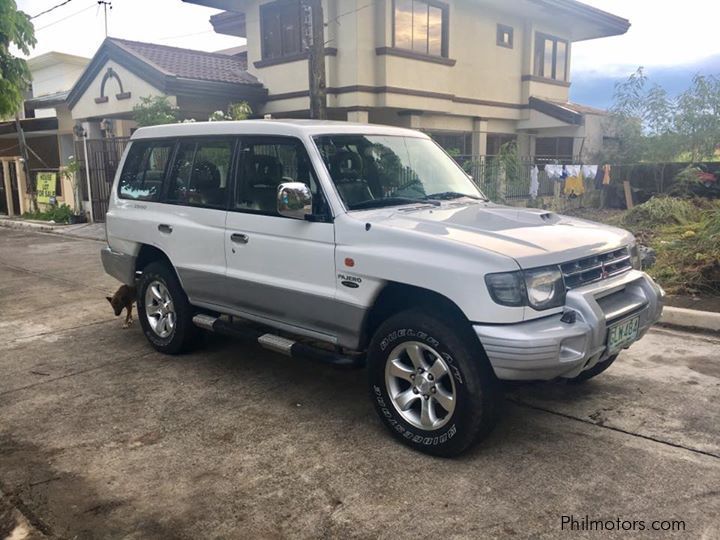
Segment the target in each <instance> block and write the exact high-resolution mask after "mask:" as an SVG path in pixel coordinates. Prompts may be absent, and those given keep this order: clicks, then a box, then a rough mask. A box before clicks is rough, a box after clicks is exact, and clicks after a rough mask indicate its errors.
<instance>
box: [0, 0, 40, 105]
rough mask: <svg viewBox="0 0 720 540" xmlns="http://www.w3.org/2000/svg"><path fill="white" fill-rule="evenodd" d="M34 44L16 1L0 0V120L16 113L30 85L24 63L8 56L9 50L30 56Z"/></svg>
mask: <svg viewBox="0 0 720 540" xmlns="http://www.w3.org/2000/svg"><path fill="white" fill-rule="evenodd" d="M35 43H36V41H35V31H34V29H33V25H32V23H31V22H30V17H28V16H27V14H25V13H23V12H22V11H18V9H17V4H15V0H0V118H5V117H8V116H11V115H14V114H15V113H16V112H17V111H18V109H19V108H20V106H21V105H22V102H23V92H24V91H25V90H27V89H28V87H29V86H30V70H29V69H28V67H27V63H26V62H25V60H23V59H22V58H16V57H15V56H13V55H12V54H10V47H11V46H13V45H14V46H15V47H17V48H18V49H19V50H20V51H21V52H22V53H23V54H26V55H29V54H30V49H31V48H32V47H34V46H35Z"/></svg>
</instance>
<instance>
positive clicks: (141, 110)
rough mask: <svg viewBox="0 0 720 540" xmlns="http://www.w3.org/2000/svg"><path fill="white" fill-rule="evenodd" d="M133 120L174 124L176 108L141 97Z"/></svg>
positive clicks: (155, 98) (163, 100) (141, 123)
mask: <svg viewBox="0 0 720 540" xmlns="http://www.w3.org/2000/svg"><path fill="white" fill-rule="evenodd" d="M0 1H1V0H0ZM133 120H135V122H137V124H138V125H139V126H140V127H144V126H159V125H162V124H174V123H176V122H177V121H178V108H177V107H175V106H173V105H171V104H170V101H168V98H167V97H165V96H148V97H141V98H140V103H139V104H137V105H135V107H133Z"/></svg>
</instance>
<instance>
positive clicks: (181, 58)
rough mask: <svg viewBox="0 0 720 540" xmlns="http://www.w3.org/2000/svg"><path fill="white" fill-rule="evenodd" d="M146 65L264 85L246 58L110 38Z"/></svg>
mask: <svg viewBox="0 0 720 540" xmlns="http://www.w3.org/2000/svg"><path fill="white" fill-rule="evenodd" d="M108 41H112V42H114V43H115V44H116V45H119V46H120V47H122V48H123V49H125V50H126V51H128V52H130V53H132V54H134V55H135V56H137V57H139V58H140V59H141V60H143V61H145V62H149V63H152V64H154V65H155V66H156V67H157V68H159V69H161V70H162V71H165V72H166V73H168V74H169V75H174V76H176V77H181V78H185V79H196V80H201V81H217V82H228V83H237V84H252V85H256V84H260V83H259V81H258V80H257V79H256V78H255V77H253V76H252V75H250V74H249V73H248V72H247V71H246V68H247V64H246V62H245V60H244V59H243V58H238V57H236V56H229V55H226V54H220V53H209V52H204V51H196V50H192V49H181V48H178V47H169V46H167V45H157V44H155V43H142V42H139V41H129V40H126V39H117V38H108Z"/></svg>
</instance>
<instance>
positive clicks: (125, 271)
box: [100, 247, 137, 285]
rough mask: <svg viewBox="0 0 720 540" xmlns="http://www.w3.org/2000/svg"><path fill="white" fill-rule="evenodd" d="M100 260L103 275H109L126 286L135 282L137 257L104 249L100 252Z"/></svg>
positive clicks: (107, 248)
mask: <svg viewBox="0 0 720 540" xmlns="http://www.w3.org/2000/svg"><path fill="white" fill-rule="evenodd" d="M100 258H101V259H102V263H103V268H105V273H107V274H110V275H111V276H112V277H114V278H115V279H117V280H119V281H121V282H123V283H125V284H126V285H132V284H133V283H134V282H135V261H136V259H137V257H134V256H132V255H127V254H125V253H119V252H117V251H113V250H112V249H110V248H109V247H104V248H102V250H100Z"/></svg>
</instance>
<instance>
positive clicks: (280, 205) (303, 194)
mask: <svg viewBox="0 0 720 540" xmlns="http://www.w3.org/2000/svg"><path fill="white" fill-rule="evenodd" d="M277 212H278V214H280V215H281V216H284V217H289V218H292V219H305V216H307V215H309V214H312V193H310V188H309V187H308V186H307V184H303V183H302V182H287V183H284V184H280V185H279V186H278V190H277Z"/></svg>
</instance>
